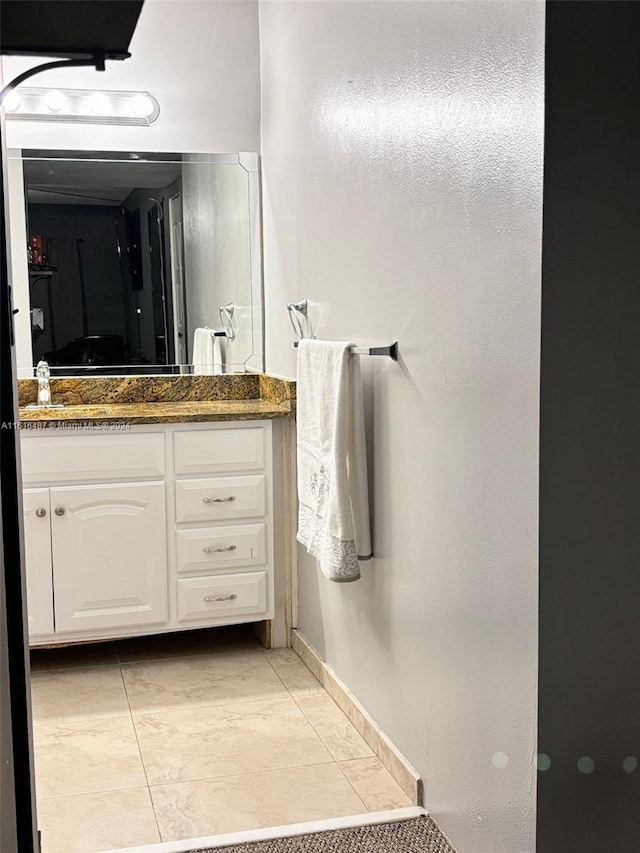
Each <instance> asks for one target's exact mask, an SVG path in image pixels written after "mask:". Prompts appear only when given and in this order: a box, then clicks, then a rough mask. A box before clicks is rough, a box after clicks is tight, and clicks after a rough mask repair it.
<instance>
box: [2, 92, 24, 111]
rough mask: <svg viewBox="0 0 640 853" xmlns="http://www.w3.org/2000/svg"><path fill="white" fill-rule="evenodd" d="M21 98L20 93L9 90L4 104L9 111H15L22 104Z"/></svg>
mask: <svg viewBox="0 0 640 853" xmlns="http://www.w3.org/2000/svg"><path fill="white" fill-rule="evenodd" d="M20 103H21V99H20V95H19V94H18V93H17V92H9V94H8V95H7V96H6V98H5V99H4V101H3V102H2V106H3V107H4V108H5V110H6V111H7V112H8V113H13V112H15V111H16V110H17V109H18V107H19V106H20Z"/></svg>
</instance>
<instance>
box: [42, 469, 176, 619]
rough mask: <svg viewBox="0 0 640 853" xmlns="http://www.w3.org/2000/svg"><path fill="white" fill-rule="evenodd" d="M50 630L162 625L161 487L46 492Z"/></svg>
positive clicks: (163, 534) (133, 485)
mask: <svg viewBox="0 0 640 853" xmlns="http://www.w3.org/2000/svg"><path fill="white" fill-rule="evenodd" d="M51 510H52V515H51V528H52V541H53V578H54V588H55V621H56V631H57V632H66V631H91V630H96V629H101V628H118V627H134V626H139V625H147V624H157V623H161V622H165V621H166V620H167V540H166V526H165V525H166V522H165V499H164V483H159V482H154V483H127V484H121V485H120V484H118V485H114V484H109V485H107V484H105V485H98V486H66V487H61V488H56V489H51Z"/></svg>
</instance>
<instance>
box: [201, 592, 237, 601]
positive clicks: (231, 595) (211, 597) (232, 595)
mask: <svg viewBox="0 0 640 853" xmlns="http://www.w3.org/2000/svg"><path fill="white" fill-rule="evenodd" d="M237 597H238V596H237V595H236V594H235V592H232V593H227V594H225V595H205V596H204V597H203V601H207V602H208V601H235V599H236V598H237Z"/></svg>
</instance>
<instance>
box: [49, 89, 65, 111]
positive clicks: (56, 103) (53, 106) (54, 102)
mask: <svg viewBox="0 0 640 853" xmlns="http://www.w3.org/2000/svg"><path fill="white" fill-rule="evenodd" d="M66 100H67V99H66V98H65V96H64V95H63V94H62V92H59V91H58V90H57V89H53V90H52V91H51V92H49V93H48V94H47V96H46V98H45V99H44V102H45V104H46V105H47V106H48V107H49V109H50V110H51V112H52V113H59V112H60V110H61V109H62V108H63V107H64V105H65V103H66Z"/></svg>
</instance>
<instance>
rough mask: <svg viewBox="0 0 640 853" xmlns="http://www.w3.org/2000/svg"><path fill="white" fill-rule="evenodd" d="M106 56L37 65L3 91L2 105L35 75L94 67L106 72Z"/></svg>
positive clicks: (0, 96)
mask: <svg viewBox="0 0 640 853" xmlns="http://www.w3.org/2000/svg"><path fill="white" fill-rule="evenodd" d="M105 58H106V57H105V55H104V53H96V54H94V55H93V56H92V57H91V59H57V60H56V61H55V62H45V63H44V64H43V65H36V67H35V68H29V70H28V71H23V72H22V74H18V76H17V77H15V78H14V79H13V80H12V81H11V82H10V83H7V85H6V86H5V87H4V88H3V89H2V91H1V92H0V105H1V104H2V102H3V101H4V99H5V98H6V96H7V95H8V94H9V92H12V91H13V90H14V89H15V88H16V86H19V85H20V83H24V81H25V80H28V79H29V77H33V76H34V74H39V73H40V72H41V71H51V70H52V69H54V68H78V67H80V66H85V67H86V66H94V67H95V69H96V71H104V70H105Z"/></svg>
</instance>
